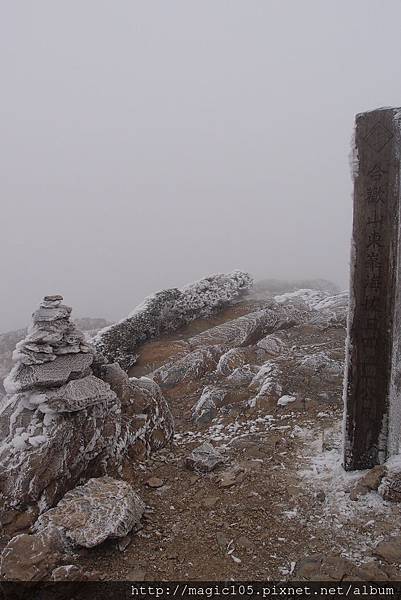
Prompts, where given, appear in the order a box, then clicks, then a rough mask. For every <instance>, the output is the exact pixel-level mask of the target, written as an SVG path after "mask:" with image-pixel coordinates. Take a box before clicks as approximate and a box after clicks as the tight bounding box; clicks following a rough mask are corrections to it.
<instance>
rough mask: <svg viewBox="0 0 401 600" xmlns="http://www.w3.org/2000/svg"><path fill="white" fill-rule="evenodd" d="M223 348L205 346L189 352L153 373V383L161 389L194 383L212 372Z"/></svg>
mask: <svg viewBox="0 0 401 600" xmlns="http://www.w3.org/2000/svg"><path fill="white" fill-rule="evenodd" d="M223 352H224V348H222V347H221V346H206V347H204V348H199V349H198V350H194V351H193V352H190V353H189V354H187V355H186V356H183V357H182V358H180V359H178V360H177V361H176V362H173V363H172V364H171V363H167V364H166V365H164V366H163V367H161V368H160V369H157V371H155V373H154V378H155V381H157V382H158V383H159V384H160V385H161V386H162V387H163V388H170V387H174V386H176V385H177V384H178V383H183V382H185V381H194V380H197V379H200V378H201V377H203V376H204V375H205V374H206V373H208V372H211V371H214V370H215V368H216V366H217V363H218V360H219V358H220V356H221V354H222V353H223Z"/></svg>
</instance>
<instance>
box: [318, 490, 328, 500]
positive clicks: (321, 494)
mask: <svg viewBox="0 0 401 600" xmlns="http://www.w3.org/2000/svg"><path fill="white" fill-rule="evenodd" d="M316 500H317V501H318V502H324V501H325V500H326V494H325V493H324V491H323V490H319V491H318V492H316Z"/></svg>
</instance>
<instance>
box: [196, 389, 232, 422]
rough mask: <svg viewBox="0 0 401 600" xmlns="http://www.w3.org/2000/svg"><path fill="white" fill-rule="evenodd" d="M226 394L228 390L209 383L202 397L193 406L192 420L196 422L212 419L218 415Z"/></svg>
mask: <svg viewBox="0 0 401 600" xmlns="http://www.w3.org/2000/svg"><path fill="white" fill-rule="evenodd" d="M225 395H226V391H225V390H224V389H222V388H218V387H216V386H210V385H208V386H206V387H205V388H203V391H202V395H201V397H200V398H199V400H198V402H197V403H196V404H195V405H194V406H193V408H192V420H193V421H195V423H208V422H209V421H211V420H212V419H213V418H214V417H215V416H216V414H217V411H218V408H219V407H220V406H221V404H222V402H223V400H224V396H225Z"/></svg>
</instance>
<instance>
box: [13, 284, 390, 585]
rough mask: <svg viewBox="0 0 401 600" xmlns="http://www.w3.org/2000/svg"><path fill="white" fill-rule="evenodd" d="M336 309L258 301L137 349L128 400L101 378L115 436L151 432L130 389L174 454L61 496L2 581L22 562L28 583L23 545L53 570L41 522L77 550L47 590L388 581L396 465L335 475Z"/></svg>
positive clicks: (295, 300)
mask: <svg viewBox="0 0 401 600" xmlns="http://www.w3.org/2000/svg"><path fill="white" fill-rule="evenodd" d="M347 300H348V299H347V295H346V294H334V295H333V293H332V291H331V290H330V291H327V290H324V289H318V290H299V291H295V292H294V291H288V292H286V293H284V294H280V295H275V296H274V295H273V294H268V293H264V291H263V289H262V290H257V293H253V294H252V293H248V294H247V295H246V296H245V297H242V298H239V299H237V300H236V301H234V302H231V303H230V305H229V306H228V307H226V308H225V309H224V310H221V311H220V312H217V313H216V314H215V315H213V316H210V315H209V316H208V317H207V318H197V319H195V320H193V321H192V322H190V323H189V324H186V325H185V326H183V327H180V328H179V329H178V330H177V331H175V332H174V333H170V334H169V335H161V336H158V337H156V338H155V339H153V340H151V341H148V342H146V343H144V344H143V345H142V346H139V347H138V348H137V349H136V353H137V355H138V358H137V360H136V363H135V365H134V366H133V367H132V368H131V370H130V372H129V375H130V376H131V377H132V378H133V379H131V387H129V386H128V383H127V381H125V380H124V378H122V379H121V373H122V372H121V373H119V372H117V373H115V372H114V371H112V372H111V373H110V374H109V375H107V376H106V373H103V375H102V376H103V377H104V380H105V381H107V382H109V383H110V385H112V388H113V390H115V391H116V393H117V394H118V397H119V401H121V402H122V404H123V405H124V403H125V404H126V405H127V406H129V405H130V402H131V399H134V400H135V402H134V404H135V406H134V404H133V405H132V407H133V409H135V411H136V412H135V411H134V413H135V414H134V413H132V414H131V412H132V411H131V412H129V411H128V412H125V413H124V414H125V415H126V417H125V418H128V419H129V420H130V421H129V423H128V421H124V422H126V424H127V425H128V426H130V423H131V421H132V419H133V415H134V416H135V415H136V416H135V418H136V419H139V420H140V419H141V418H142V417H143V418H145V422H146V419H148V420H149V419H151V420H150V421H149V423H151V424H152V423H153V425H152V427H154V428H155V427H156V426H155V423H156V421H155V419H156V417H157V414H156V413H157V411H158V410H159V408H157V407H160V406H163V402H164V400H163V401H162V400H161V398H159V399H158V400H157V402H156V404H154V405H153V404H149V403H147V402H144V404H143V406H144V410H143V411H142V412H144V413H147V411H149V410H155V411H156V412H155V414H154V415H153V416H152V415H150V413H149V415H146V414H143V415H142V414H139V413H140V412H141V411H140V407H139V405H138V406H136V403H137V402H138V398H139V397H140V394H139V392H138V390H137V389H136V388H138V389H139V388H140V390H142V391H141V394H142V395H143V394H144V393H145V392H146V390H147V392H146V393H148V392H149V393H151V394H154V393H155V388H154V386H155V384H154V383H152V382H150V381H149V379H151V380H153V381H154V382H156V383H157V384H158V385H159V386H160V388H161V390H162V393H163V395H164V398H165V399H166V400H167V401H168V404H169V406H170V409H171V411H172V413H173V416H174V419H175V436H174V438H173V442H172V443H170V445H168V446H167V447H165V448H164V449H162V450H159V451H157V452H154V453H153V454H152V455H151V456H150V457H147V458H146V457H145V456H144V455H142V458H141V454H140V453H139V454H138V452H137V451H135V452H129V454H128V456H129V458H126V459H125V461H124V463H123V466H122V471H121V472H120V478H121V479H120V480H119V481H116V480H113V479H108V478H104V479H102V480H100V479H99V480H94V479H92V480H91V481H90V482H89V483H87V484H86V485H85V486H83V487H81V488H80V487H78V488H75V490H74V491H72V492H68V493H67V494H66V495H65V496H64V499H63V500H62V501H61V502H60V503H59V504H58V506H57V508H56V509H51V510H49V511H47V512H44V513H43V515H42V516H41V517H39V519H38V521H37V522H36V524H35V525H34V526H33V527H32V529H31V530H30V533H34V532H37V531H38V532H39V533H38V534H36V533H35V535H34V536H32V535H31V536H25V537H24V536H20V537H16V538H13V540H12V541H11V542H10V544H11V546H8V548H9V549H10V553H9V554H7V552H8V551H7V550H6V551H5V552H6V554H4V553H3V563H2V564H3V568H4V566H6V567H7V568H8V566H9V567H10V569H11V570H12V569H13V568H14V563H18V561H19V560H20V558H19V557H21V563H20V565H19V566H20V567H21V568H20V569H19V570H20V571H21V570H23V569H26V568H27V566H26V564H24V561H23V554H24V547H25V545H27V546H29V547H31V546H32V543H33V542H34V543H35V544H43V545H44V547H45V551H44V554H47V556H46V559H45V560H44V563H45V562H46V561H49V556H50V562H51V560H52V556H51V544H54V547H55V548H58V547H59V546H60V543H61V542H59V541H58V540H57V539H55V538H54V534H52V532H50V533H47V532H48V530H47V529H46V525H48V524H49V522H50V523H52V524H53V525H55V526H56V528H57V526H59V525H60V524H61V525H62V528H64V529H63V531H64V533H65V532H66V531H67V535H68V537H69V539H70V541H71V540H73V541H74V540H75V542H77V541H78V543H76V544H75V546H74V547H73V549H72V550H71V548H70V549H69V554H68V557H66V558H64V559H62V561H61V562H62V563H63V564H64V565H69V566H61V567H59V568H58V569H56V570H53V573H52V577H53V578H54V577H55V576H57V577H59V578H63V577H64V578H65V577H67V578H71V577H72V578H74V577H75V578H78V579H79V578H81V577H83V576H85V575H84V574H85V573H86V574H88V573H91V574H92V575H90V577H92V578H100V579H106V580H135V581H143V580H145V581H146V580H148V581H152V580H177V579H178V580H179V579H189V580H230V579H233V580H241V579H242V580H284V579H306V580H308V579H315V580H325V579H329V580H330V579H332V580H336V581H338V580H341V579H365V580H375V579H376V580H385V579H393V580H394V579H400V577H401V570H400V567H401V534H400V527H401V512H400V509H399V504H398V503H397V502H395V501H399V500H400V499H401V479H397V478H396V479H395V480H394V478H393V479H392V476H391V473H392V469H393V470H394V472H396V473H400V465H399V461H398V460H395V461H393V464H389V465H388V466H387V467H378V468H375V469H374V470H372V471H370V472H368V473H353V474H349V473H348V474H347V473H345V472H344V471H343V470H342V468H341V460H342V457H341V423H342V416H343V404H342V381H343V366H344V346H345V335H346V331H345V323H346V307H347ZM28 346H29V347H28ZM28 346H27V344H26V343H25V346H22V350H24V352H25V351H27V350H29V351H31V345H29V344H28ZM25 347H26V348H25ZM57 351H59V350H57ZM24 360H25V358H24ZM57 360H59V359H57ZM113 373H114V374H113ZM113 377H117V381H114V380H113ZM125 377H126V376H125ZM121 382H122V383H121ZM119 385H122V388H121V389H119ZM152 386H153V387H152ZM156 388H157V386H156ZM46 393H47V392H46ZM158 393H160V390H159V392H158ZM134 400H132V401H134ZM150 406H153V408H152V409H150V408H149V407H150ZM69 410H71V407H70V409H69ZM125 410H126V411H127V410H128V409H125ZM138 411H139V412H138ZM68 418H69V417H68ZM68 418H67V417H63V419H67V420H68ZM60 419H61V417H60ZM152 419H153V420H152ZM63 422H64V421H63ZM124 422H123V423H124ZM131 425H132V424H131ZM132 426H133V425H132ZM155 433H157V431H156V428H155ZM168 437H169V436H168ZM154 442H155V443H156V442H157V440H156V439H155V440H154ZM131 443H132V442H131ZM156 447H157V443H156ZM134 448H136V446H134ZM394 481H395V483H394ZM128 484H131V486H132V488H130V487H129V486H128V487H126V486H127V485H128ZM95 488H96V490H95V491H93V490H94V489H95ZM112 489H115V490H116V491H115V492H110V490H112ZM129 489H131V490H132V491H129V493H128V492H127V490H129ZM99 490H100V491H99ZM102 490H103V491H102ZM135 492H136V494H137V496H136V495H135ZM86 494H88V496H87V498H88V500H85V498H86ZM110 494H111V496H113V495H117V496H119V495H121V501H119V502H118V503H117V504H116V505H114V504H113V502H112V503H110V497H111V496H110ZM127 494H128V495H127ZM133 494H134V495H133ZM131 496H132V497H131ZM113 497H114V496H113ZM117 505H118V506H117ZM82 507H83V508H82ZM85 507H86V508H85ZM88 507H91V508H88ZM83 513H85V515H83ZM82 518H83V520H84V521H85V522H86V524H85V528H84V532H83V531H81V528H80V527H78V526H77V523H79V522H80V521H79V520H80V519H82ZM77 519H78V520H77ZM91 519H92V521H93V522H92V521H91ZM119 520H120V521H121V524H119V523H120V521H119ZM66 523H68V527H67V529H66ZM132 527H133V530H132V531H131V529H132ZM50 534H51V535H50ZM99 534H100V537H99ZM47 535H50V538H49V540H50V541H49V540H48V541H46V539H47V538H46V536H47ZM57 535H59V534H57ZM38 536H39V537H38ZM52 536H53V537H52ZM96 536H98V537H97V538H96ZM110 536H111V537H117V538H118V539H110ZM56 537H57V536H56ZM95 538H96V539H95ZM106 538H109V539H106ZM8 539H9V537H7V536H6V537H5V539H4V542H3V545H5V544H7V542H8ZM103 540H106V541H103ZM63 543H64V542H63ZM83 546H84V547H83ZM85 546H86V547H85ZM49 549H50V550H49ZM31 554H33V555H35V552H33V553H32V552H31ZM15 557H17V558H15ZM35 560H36V559H35ZM7 561H8V563H7ZM6 563H7V564H6ZM56 564H59V563H58V562H56V561H54V566H56ZM71 565H74V566H73V567H71ZM31 566H32V565H31ZM41 566H42V565H41ZM7 568H5V571H4V572H7ZM32 568H33V573H36V570H37V565H33V567H32ZM52 568H53V567H51V568H50V569H49V564H44V567H43V573H46V572H50V571H51V570H52ZM79 569H80V570H79ZM8 572H11V571H10V570H9V571H8ZM33 578H35V579H37V578H38V576H37V575H36V574H35V575H33Z"/></svg>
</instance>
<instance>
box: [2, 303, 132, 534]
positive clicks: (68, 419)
mask: <svg viewBox="0 0 401 600" xmlns="http://www.w3.org/2000/svg"><path fill="white" fill-rule="evenodd" d="M59 301H60V302H61V300H60V299H58V298H57V299H49V298H46V299H45V300H44V301H43V302H44V303H45V304H46V306H45V307H42V308H40V309H39V311H37V312H36V313H34V323H33V326H32V327H31V329H30V330H29V332H28V335H27V337H26V338H25V339H24V340H22V342H20V343H19V344H18V352H16V353H15V354H14V359H15V360H17V365H16V366H15V368H14V369H13V370H12V372H11V373H10V376H9V377H8V378H7V380H6V389H7V391H8V397H7V398H6V400H5V401H4V402H2V404H1V408H0V436H1V437H0V439H1V443H0V510H1V512H2V513H3V514H4V513H7V512H8V513H9V514H10V510H14V511H15V519H14V520H15V523H14V522H13V521H11V522H10V523H9V524H8V525H9V527H8V528H9V530H10V531H11V530H12V529H13V528H14V527H15V526H16V525H17V521H20V520H21V517H20V514H21V512H22V511H26V510H28V509H30V510H31V511H34V512H35V511H36V510H39V512H43V510H45V509H46V508H48V507H50V506H53V505H54V503H55V502H57V501H58V500H59V499H60V498H61V497H62V496H63V495H64V493H65V492H66V491H67V490H69V489H71V488H72V487H74V486H75V485H76V484H77V482H78V481H79V480H82V478H83V477H91V476H97V475H104V474H105V473H106V472H107V471H108V470H109V471H110V472H114V471H115V469H116V468H117V467H118V465H119V463H120V462H121V458H122V452H123V451H124V449H125V442H126V441H127V436H126V435H124V434H125V429H124V428H123V426H122V419H121V403H120V400H119V399H118V397H117V396H116V395H115V394H114V392H112V390H111V389H110V386H109V385H108V384H107V383H105V382H103V381H102V380H101V379H98V378H96V377H95V376H93V375H92V374H91V368H90V367H91V365H92V363H93V359H94V355H93V353H92V352H89V351H88V348H86V347H85V351H79V352H76V348H75V345H76V343H77V340H78V342H79V343H80V342H81V341H82V339H83V334H82V333H81V332H79V331H78V330H77V329H76V327H75V325H73V324H72V323H71V322H70V321H69V314H70V312H71V311H70V309H69V308H68V307H67V308H66V307H63V306H62V305H60V306H57V307H55V308H52V307H49V306H48V305H49V303H50V304H51V303H52V302H56V303H58V302H59ZM49 311H50V312H49ZM50 313H51V314H52V315H53V317H54V319H55V320H53V321H49V319H50ZM66 315H68V316H67V317H66ZM53 317H52V318H53ZM55 324H57V327H55ZM55 332H56V333H57V334H61V338H60V336H59V335H57V336H56V337H55V338H53V337H52V339H48V340H47V341H46V342H44V340H43V337H42V338H41V336H42V334H45V335H50V336H53V334H54V333H55ZM39 339H40V341H38V340H39ZM60 350H63V351H65V354H63V355H62V356H57V355H56V354H55V353H56V352H58V351H60ZM27 353H28V354H27ZM29 353H30V354H29ZM28 355H29V356H35V357H36V359H37V361H38V363H40V361H42V356H44V358H43V362H42V364H35V365H27V364H25V363H24V362H23V361H24V360H26V356H28ZM48 355H51V356H53V357H54V360H53V361H51V362H49V361H48V358H46V357H47V356H48Z"/></svg>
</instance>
